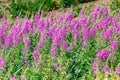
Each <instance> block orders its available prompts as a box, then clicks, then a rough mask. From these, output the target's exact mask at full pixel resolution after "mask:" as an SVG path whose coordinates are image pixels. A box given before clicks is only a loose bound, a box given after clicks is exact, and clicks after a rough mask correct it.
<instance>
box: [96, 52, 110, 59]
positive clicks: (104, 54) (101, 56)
mask: <svg viewBox="0 0 120 80" xmlns="http://www.w3.org/2000/svg"><path fill="white" fill-rule="evenodd" d="M109 55H110V51H107V50H102V51H101V52H98V53H97V57H98V59H99V60H103V61H106V60H107V59H108V57H109Z"/></svg>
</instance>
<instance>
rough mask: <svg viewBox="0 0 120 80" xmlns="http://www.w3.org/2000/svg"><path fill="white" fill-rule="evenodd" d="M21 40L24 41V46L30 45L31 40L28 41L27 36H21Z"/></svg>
mask: <svg viewBox="0 0 120 80" xmlns="http://www.w3.org/2000/svg"><path fill="white" fill-rule="evenodd" d="M23 41H24V45H25V47H30V45H31V42H30V39H29V38H28V37H26V38H23Z"/></svg>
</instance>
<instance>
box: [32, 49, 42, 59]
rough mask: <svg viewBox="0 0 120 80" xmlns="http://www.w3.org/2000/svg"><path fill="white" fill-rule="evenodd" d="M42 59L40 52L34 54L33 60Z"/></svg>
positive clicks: (35, 51) (36, 51)
mask: <svg viewBox="0 0 120 80" xmlns="http://www.w3.org/2000/svg"><path fill="white" fill-rule="evenodd" d="M39 57H40V51H39V50H34V52H33V58H34V59H39Z"/></svg>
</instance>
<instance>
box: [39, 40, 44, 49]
mask: <svg viewBox="0 0 120 80" xmlns="http://www.w3.org/2000/svg"><path fill="white" fill-rule="evenodd" d="M44 45H45V41H44V40H42V41H40V42H39V44H38V47H39V48H42V49H43V48H44Z"/></svg>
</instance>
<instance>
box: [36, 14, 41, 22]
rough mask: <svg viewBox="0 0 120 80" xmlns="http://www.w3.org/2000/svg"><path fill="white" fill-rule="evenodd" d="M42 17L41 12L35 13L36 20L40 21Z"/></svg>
mask: <svg viewBox="0 0 120 80" xmlns="http://www.w3.org/2000/svg"><path fill="white" fill-rule="evenodd" d="M39 19H40V14H39V13H36V14H35V20H36V21H38V20H39Z"/></svg>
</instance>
